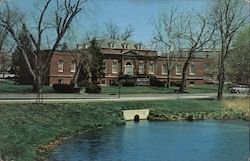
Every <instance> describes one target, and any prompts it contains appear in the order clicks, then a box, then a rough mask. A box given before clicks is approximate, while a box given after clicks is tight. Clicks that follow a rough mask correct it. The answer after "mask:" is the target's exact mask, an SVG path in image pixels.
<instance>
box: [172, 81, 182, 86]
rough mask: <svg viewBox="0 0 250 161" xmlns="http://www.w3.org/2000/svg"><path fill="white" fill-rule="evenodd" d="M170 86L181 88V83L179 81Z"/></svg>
mask: <svg viewBox="0 0 250 161" xmlns="http://www.w3.org/2000/svg"><path fill="white" fill-rule="evenodd" d="M170 86H176V87H180V86H181V82H180V81H176V82H170Z"/></svg>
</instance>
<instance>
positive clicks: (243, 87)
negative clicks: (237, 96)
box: [229, 85, 249, 93]
mask: <svg viewBox="0 0 250 161" xmlns="http://www.w3.org/2000/svg"><path fill="white" fill-rule="evenodd" d="M229 91H230V92H231V93H248V92H249V88H248V87H247V85H236V86H234V87H232V88H230V89H229Z"/></svg>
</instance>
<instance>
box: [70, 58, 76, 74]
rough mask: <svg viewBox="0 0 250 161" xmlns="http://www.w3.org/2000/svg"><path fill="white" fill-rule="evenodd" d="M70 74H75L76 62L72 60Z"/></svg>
mask: <svg viewBox="0 0 250 161" xmlns="http://www.w3.org/2000/svg"><path fill="white" fill-rule="evenodd" d="M72 65H73V68H72ZM70 72H71V73H75V72H76V62H75V61H74V60H72V61H71V62H70Z"/></svg>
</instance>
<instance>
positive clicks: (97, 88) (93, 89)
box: [85, 84, 101, 93]
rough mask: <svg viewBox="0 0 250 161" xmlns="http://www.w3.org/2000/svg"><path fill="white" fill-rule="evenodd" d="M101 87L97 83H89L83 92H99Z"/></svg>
mask: <svg viewBox="0 0 250 161" xmlns="http://www.w3.org/2000/svg"><path fill="white" fill-rule="evenodd" d="M100 92H101V87H100V86H98V85H97V84H89V85H87V87H86V89H85V93H100Z"/></svg>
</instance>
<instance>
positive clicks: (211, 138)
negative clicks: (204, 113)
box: [50, 121, 249, 161]
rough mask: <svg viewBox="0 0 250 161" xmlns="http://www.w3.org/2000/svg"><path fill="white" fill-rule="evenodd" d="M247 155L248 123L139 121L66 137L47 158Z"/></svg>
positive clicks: (112, 160)
mask: <svg viewBox="0 0 250 161" xmlns="http://www.w3.org/2000/svg"><path fill="white" fill-rule="evenodd" d="M248 155H249V124H248V122H243V121H198V122H186V121H169V122H149V121H140V122H139V123H134V122H128V123H127V125H126V126H121V127H112V128H105V129H99V130H95V131H92V132H89V133H87V134H84V136H82V137H77V138H73V139H70V140H68V141H66V142H65V143H64V144H63V145H60V146H59V147H57V148H56V149H55V150H54V152H53V153H52V156H51V158H50V160H51V161H52V160H53V161H247V158H248Z"/></svg>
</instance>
